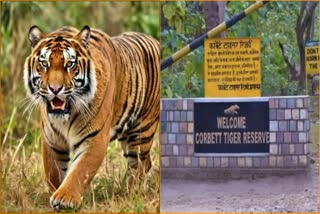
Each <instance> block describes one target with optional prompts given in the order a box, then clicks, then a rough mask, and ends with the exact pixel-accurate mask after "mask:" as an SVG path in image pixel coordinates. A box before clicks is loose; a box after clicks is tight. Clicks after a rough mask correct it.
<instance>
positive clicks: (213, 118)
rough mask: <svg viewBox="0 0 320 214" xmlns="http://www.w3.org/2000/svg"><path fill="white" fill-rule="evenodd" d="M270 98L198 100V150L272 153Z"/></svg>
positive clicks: (195, 123)
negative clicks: (224, 100)
mask: <svg viewBox="0 0 320 214" xmlns="http://www.w3.org/2000/svg"><path fill="white" fill-rule="evenodd" d="M269 142H270V133H269V105H268V102H267V101H254V102H252V101H238V102H237V101H236V100H235V101H230V102H228V101H227V102H209V101H206V100H204V101H203V102H195V103H194V146H195V147H194V149H195V150H194V151H195V153H269Z"/></svg>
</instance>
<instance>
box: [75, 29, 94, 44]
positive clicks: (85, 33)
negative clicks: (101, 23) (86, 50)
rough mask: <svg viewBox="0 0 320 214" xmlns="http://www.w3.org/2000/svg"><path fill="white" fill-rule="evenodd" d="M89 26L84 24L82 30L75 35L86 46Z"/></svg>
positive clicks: (89, 31)
mask: <svg viewBox="0 0 320 214" xmlns="http://www.w3.org/2000/svg"><path fill="white" fill-rule="evenodd" d="M90 33H91V30H90V27H89V26H88V25H86V26H84V27H83V28H82V30H81V31H80V32H79V33H78V34H77V35H76V39H78V40H79V41H81V42H82V44H83V45H84V46H85V47H88V43H89V39H90Z"/></svg>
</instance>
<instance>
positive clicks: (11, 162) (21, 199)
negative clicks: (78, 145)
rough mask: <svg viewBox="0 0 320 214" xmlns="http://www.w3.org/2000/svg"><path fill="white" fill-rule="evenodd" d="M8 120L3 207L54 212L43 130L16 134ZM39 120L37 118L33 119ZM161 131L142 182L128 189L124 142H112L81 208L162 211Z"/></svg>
mask: <svg viewBox="0 0 320 214" xmlns="http://www.w3.org/2000/svg"><path fill="white" fill-rule="evenodd" d="M16 113H17V109H15V108H13V110H12V112H11V118H12V119H11V120H10V121H11V122H10V121H8V123H6V125H5V130H4V133H5V134H4V136H3V137H4V138H3V143H2V155H1V162H2V182H1V183H2V188H1V193H2V196H1V200H2V201H1V211H2V212H51V211H52V209H51V207H50V205H49V198H50V194H49V191H48V188H47V186H46V183H45V176H44V171H43V168H42V160H41V152H40V137H39V130H38V129H33V130H31V131H27V132H26V134H25V135H24V136H23V137H21V138H15V137H14V133H13V130H14V129H15V128H14V127H15V125H17V121H15V114H16ZM29 123H36V121H32V120H31V121H29ZM158 139H159V136H158V134H157V135H156V137H155V140H154V145H153V148H152V152H151V155H152V162H153V167H152V168H151V170H150V172H149V173H148V174H147V175H146V177H145V178H144V179H143V180H142V181H141V182H134V185H133V186H132V187H131V188H127V183H126V182H125V181H124V179H123V178H124V176H125V172H126V169H127V162H126V160H125V158H124V157H123V156H122V150H121V148H120V144H119V143H117V142H116V141H115V142H112V143H110V144H109V147H108V151H107V154H106V158H105V160H104V161H103V164H102V165H101V167H100V169H99V171H98V173H97V175H96V176H95V178H94V180H93V181H92V182H91V184H90V186H89V188H87V190H86V192H85V195H84V197H83V202H82V208H81V210H80V211H81V212H135V213H136V212H158V211H159V206H160V205H159V201H160V198H159V189H160V188H159V186H160V169H159V140H158Z"/></svg>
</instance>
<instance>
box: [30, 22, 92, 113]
mask: <svg viewBox="0 0 320 214" xmlns="http://www.w3.org/2000/svg"><path fill="white" fill-rule="evenodd" d="M89 38H90V28H89V27H87V26H86V27H84V28H83V29H82V30H81V31H80V33H78V34H77V35H75V36H72V34H70V30H69V29H68V31H67V30H66V32H65V33H64V32H58V33H56V34H55V33H53V34H49V35H48V36H46V35H45V34H43V33H42V31H41V30H40V29H39V28H38V27H36V26H34V27H32V28H31V29H30V32H29V40H30V42H31V46H32V53H31V55H30V56H29V57H28V58H27V59H26V62H25V67H24V81H25V86H26V88H27V91H28V95H29V97H30V98H31V102H33V103H35V104H38V105H41V104H42V105H45V106H46V108H47V113H48V114H49V115H55V116H63V117H64V116H68V115H70V113H71V111H72V110H75V111H78V112H83V113H84V112H86V111H87V110H88V104H89V103H90V101H91V100H92V98H93V97H94V94H95V90H96V85H95V70H94V64H93V62H92V60H91V58H90V54H89V51H88V41H89Z"/></svg>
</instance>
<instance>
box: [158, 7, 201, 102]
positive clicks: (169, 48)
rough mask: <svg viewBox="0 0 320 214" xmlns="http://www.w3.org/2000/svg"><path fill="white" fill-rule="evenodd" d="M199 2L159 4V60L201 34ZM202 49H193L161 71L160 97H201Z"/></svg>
mask: <svg viewBox="0 0 320 214" xmlns="http://www.w3.org/2000/svg"><path fill="white" fill-rule="evenodd" d="M201 10H202V3H200V2H183V1H179V2H166V3H162V14H163V16H164V18H165V19H164V21H163V23H162V28H161V56H162V57H161V58H162V59H165V58H166V57H168V56H170V54H171V53H174V52H176V51H178V50H180V49H181V48H183V46H184V45H186V44H188V43H190V42H191V41H192V40H193V39H195V38H196V37H197V36H199V35H201V34H203V33H204V32H205V23H204V19H203V16H202V14H201ZM202 53H203V49H202V48H200V49H197V50H195V51H193V52H192V53H190V54H189V55H188V56H186V57H184V58H183V59H181V60H180V61H178V62H177V63H176V64H175V66H172V67H170V68H168V69H166V70H164V71H162V72H161V96H162V97H187V96H188V97H196V96H201V95H202V94H203V81H202V79H203V72H202V71H203V56H202Z"/></svg>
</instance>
